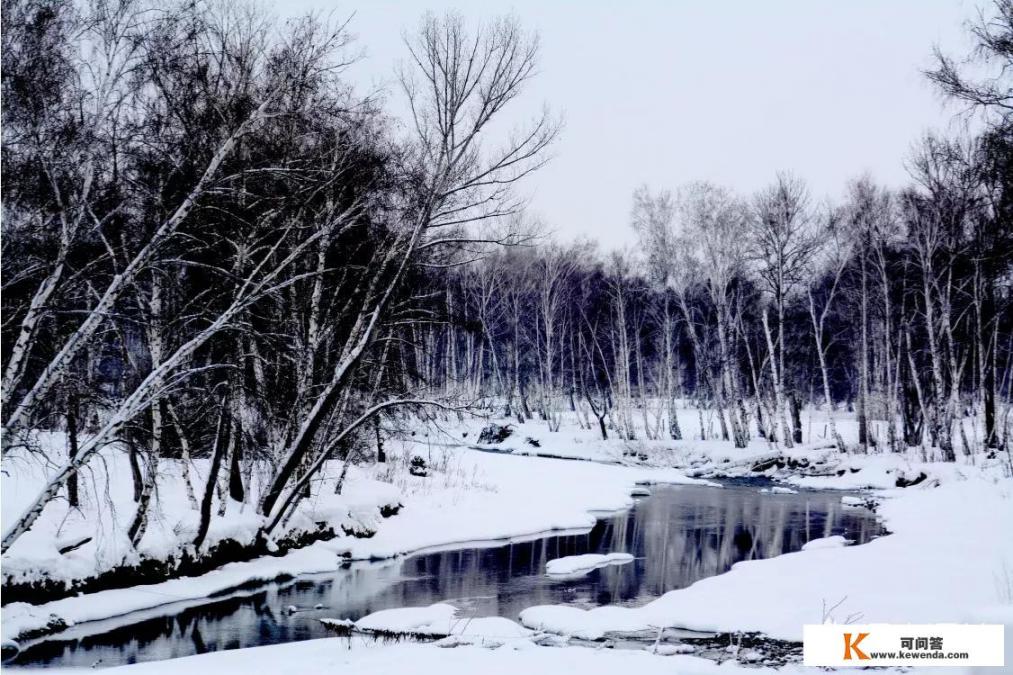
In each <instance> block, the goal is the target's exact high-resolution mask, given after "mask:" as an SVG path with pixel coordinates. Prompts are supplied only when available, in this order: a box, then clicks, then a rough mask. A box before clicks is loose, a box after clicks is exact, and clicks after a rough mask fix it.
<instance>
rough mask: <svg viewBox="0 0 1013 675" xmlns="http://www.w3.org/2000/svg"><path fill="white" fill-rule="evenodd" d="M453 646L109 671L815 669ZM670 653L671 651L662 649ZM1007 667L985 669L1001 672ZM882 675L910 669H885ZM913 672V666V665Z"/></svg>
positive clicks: (313, 652) (512, 645)
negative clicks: (772, 667) (757, 666)
mask: <svg viewBox="0 0 1013 675" xmlns="http://www.w3.org/2000/svg"><path fill="white" fill-rule="evenodd" d="M454 644H455V643H453V642H451V643H448V646H447V647H441V646H437V645H432V644H428V645H420V644H379V643H373V642H369V641H360V640H354V639H353V640H351V641H350V640H347V639H345V638H328V639H322V640H310V641H307V642H296V643H290V644H284V645H274V646H271V647H257V648H254V649H240V650H236V651H226V652H216V653H213V654H204V655H201V656H191V657H187V658H183V659H176V660H173V661H155V662H151V663H141V664H137V665H133V666H126V667H123V668H115V669H111V670H109V671H107V672H110V673H114V674H115V675H176V674H177V673H181V672H192V673H217V674H218V675H231V674H233V673H236V674H239V673H251V672H257V673H271V675H318V674H320V673H356V674H360V673H361V674H365V673H368V674H369V675H409V674H411V675H415V674H418V673H438V674H439V675H475V674H476V673H481V674H482V675H517V674H518V673H523V674H524V675H559V673H580V674H581V675H615V673H620V672H623V673H637V674H638V675H673V673H675V674H678V675H727V674H728V673H740V674H742V675H746V674H748V675H774V674H775V673H780V674H781V675H800V674H802V673H812V672H814V671H813V668H806V667H803V666H794V665H789V666H786V667H784V668H781V669H778V670H772V669H769V668H754V667H747V666H740V665H739V664H738V663H737V662H736V661H734V660H729V661H726V662H724V663H722V664H720V665H719V664H717V663H715V662H714V661H710V660H707V659H701V658H697V657H693V656H687V655H684V654H673V655H664V656H663V655H660V654H651V653H648V652H646V651H631V650H618V649H587V648H584V647H573V648H562V649H561V648H556V647H539V646H535V645H533V644H532V643H531V642H530V641H527V640H518V641H510V642H508V643H506V644H503V645H501V646H499V647H494V648H489V647H482V646H473V645H459V646H453V645H454ZM660 651H664V650H659V652H660ZM999 670H1001V669H997V668H991V669H987V671H986V669H982V673H983V674H985V673H986V672H988V671H990V672H991V673H997V672H998V671H999ZM46 672H47V673H51V674H52V675H58V674H59V675H71V674H79V673H80V672H81V671H80V670H72V669H68V670H60V669H54V670H47V671H46ZM877 672H879V673H884V674H893V673H900V672H905V671H902V670H894V669H885V668H884V669H880V670H877ZM907 672H910V671H907ZM931 672H932V673H933V674H934V675H948V674H956V673H966V672H967V671H966V670H964V669H960V670H957V669H951V668H933V669H932V671H931Z"/></svg>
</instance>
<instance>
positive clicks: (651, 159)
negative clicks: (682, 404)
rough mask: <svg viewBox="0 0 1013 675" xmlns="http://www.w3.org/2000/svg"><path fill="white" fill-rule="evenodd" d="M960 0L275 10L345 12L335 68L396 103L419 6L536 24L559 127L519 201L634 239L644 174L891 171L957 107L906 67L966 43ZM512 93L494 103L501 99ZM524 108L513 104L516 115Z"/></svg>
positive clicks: (968, 4)
mask: <svg viewBox="0 0 1013 675" xmlns="http://www.w3.org/2000/svg"><path fill="white" fill-rule="evenodd" d="M979 6H980V3H979V2H976V1H975V0H762V1H761V0H735V1H733V0H721V1H711V2H704V0H695V1H692V2H691V1H689V0H685V1H680V2H675V1H672V2H663V1H661V0H651V1H648V0H641V1H633V0H626V1H624V2H620V1H619V0H613V1H611V2H605V1H585V2H578V1H577V0H571V1H567V2H563V1H555V2H551V1H549V0H541V1H539V0H486V1H484V2H481V3H478V2H472V3H468V2H463V1H458V2H453V1H448V0H414V1H408V0H401V1H398V0H361V1H358V2H355V1H353V2H348V1H347V0H345V1H342V2H341V3H337V2H335V0H292V1H289V2H284V3H282V2H279V3H278V4H276V5H275V7H276V11H277V12H279V13H280V14H282V15H289V14H295V13H301V12H304V11H309V10H312V11H321V12H324V13H330V12H332V11H333V12H334V13H335V14H336V15H337V16H346V15H348V14H349V13H351V12H354V13H355V16H354V18H353V20H352V24H351V26H352V31H353V32H354V33H356V34H357V36H358V47H359V48H361V49H363V50H364V51H365V58H364V59H363V60H362V61H361V62H360V63H358V64H356V65H355V66H354V67H353V69H352V70H351V72H350V77H352V78H353V80H355V81H356V82H357V83H358V84H359V85H360V87H361V89H362V90H363V91H366V90H371V89H376V88H383V89H387V90H388V91H389V92H390V94H389V97H390V99H391V103H392V104H394V105H392V106H391V109H392V110H397V109H398V106H397V105H396V98H397V91H396V87H395V86H394V68H395V65H396V64H397V63H398V62H400V61H401V60H403V59H404V57H405V51H404V47H403V44H402V42H401V34H402V31H404V30H412V29H413V28H414V27H415V26H416V25H417V23H418V19H419V17H420V16H421V15H422V13H423V12H424V11H426V10H427V9H431V10H433V11H436V12H442V11H443V10H445V9H447V8H454V9H457V10H459V11H460V12H462V13H463V14H464V15H465V16H466V17H469V18H471V17H474V18H475V19H481V18H483V17H489V16H495V15H499V14H504V13H513V14H515V15H517V16H518V17H519V18H520V20H521V23H522V24H523V25H524V26H525V27H526V28H529V29H532V30H537V31H538V32H539V34H540V36H541V41H542V54H541V61H540V74H539V76H538V77H537V79H536V80H535V82H533V83H532V85H531V87H530V88H529V90H528V92H527V94H526V97H525V98H526V103H525V105H527V106H528V108H527V110H518V111H517V112H518V113H520V114H521V115H525V114H529V113H530V112H531V111H534V110H537V109H539V107H540V106H541V105H542V103H546V104H548V106H549V107H550V108H551V109H552V110H553V111H554V112H556V113H560V114H562V116H563V118H564V121H565V128H564V129H563V134H562V137H561V139H560V140H559V142H558V143H557V144H556V146H555V148H554V155H555V157H554V159H553V160H552V162H551V163H550V164H549V166H547V167H545V168H544V169H542V170H541V171H540V172H539V173H537V174H536V175H534V176H531V177H529V178H528V179H527V181H528V182H527V183H526V185H525V192H526V193H528V194H529V195H530V197H531V210H532V211H533V212H534V213H535V214H537V215H538V216H540V217H541V218H542V219H543V220H545V221H546V222H547V223H548V225H549V226H550V227H551V228H552V229H553V230H555V231H556V232H557V233H558V235H559V237H560V238H561V239H570V238H573V237H575V236H578V235H582V234H586V235H588V236H591V237H594V238H597V239H599V240H600V241H601V242H602V243H603V244H604V245H605V246H622V245H624V244H625V243H631V242H632V241H633V233H632V231H631V229H630V227H629V224H628V221H629V208H630V197H631V194H632V192H633V190H634V188H635V187H636V186H638V185H640V184H641V183H647V184H649V185H651V186H652V187H655V188H673V189H674V188H676V187H677V186H678V185H680V184H682V183H685V182H687V181H690V180H697V179H705V180H711V181H714V182H718V183H721V184H724V185H726V186H728V187H730V188H732V189H734V190H736V191H739V192H741V193H750V192H752V191H754V190H756V189H758V188H760V187H762V186H764V185H765V184H767V183H768V182H769V181H770V180H771V179H772V178H773V176H774V174H775V172H777V171H778V170H781V169H787V170H791V171H793V172H795V173H796V174H798V175H800V176H802V177H804V178H805V179H806V180H807V181H808V183H809V185H810V188H811V190H812V193H813V196H814V197H815V198H817V199H819V198H823V197H830V198H834V197H837V196H839V195H841V194H842V193H843V188H844V186H845V184H846V182H847V181H848V180H849V179H850V178H853V177H855V176H857V175H859V174H861V173H862V172H866V171H868V172H869V173H871V174H872V175H873V176H874V177H875V178H876V179H878V180H880V181H881V182H883V183H886V184H888V185H891V186H897V185H901V184H903V183H904V182H905V181H906V178H907V176H906V173H905V170H904V164H903V162H904V158H905V156H906V155H907V154H908V152H909V150H910V148H911V146H912V143H913V142H914V141H915V140H916V139H917V138H918V137H919V136H920V135H921V134H922V133H923V132H924V131H925V130H927V129H929V128H935V129H945V128H947V127H952V126H953V125H954V124H955V122H954V113H955V112H956V109H954V108H952V107H950V108H944V106H943V102H942V101H941V99H940V98H939V96H938V95H937V93H936V92H935V90H934V89H933V88H932V87H931V86H930V84H929V83H928V82H927V81H926V80H925V79H924V77H923V76H922V75H921V71H922V70H923V69H924V68H926V67H927V66H929V65H930V64H931V49H932V46H933V45H934V44H939V45H940V46H942V48H943V49H944V51H947V52H949V53H953V54H957V55H963V54H965V53H966V49H967V40H966V36H965V33H964V29H963V22H964V21H965V20H967V19H969V18H972V17H973V16H975V14H976V12H977V8H978V7H979ZM508 111H509V109H508ZM522 120H523V117H521V118H519V119H518V120H517V121H518V122H521V121H522Z"/></svg>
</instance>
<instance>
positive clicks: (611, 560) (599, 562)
mask: <svg viewBox="0 0 1013 675" xmlns="http://www.w3.org/2000/svg"><path fill="white" fill-rule="evenodd" d="M631 562H633V556H632V555H630V554H629V553H608V554H604V555H603V554H600V553H585V554H584V555H571V556H567V557H565V558H556V559H555V560H550V561H549V562H547V563H545V573H546V574H548V575H550V576H559V575H562V576H573V575H577V574H581V575H583V574H587V573H588V572H590V571H591V570H594V569H596V568H598V567H605V566H606V565H625V564H627V563H631Z"/></svg>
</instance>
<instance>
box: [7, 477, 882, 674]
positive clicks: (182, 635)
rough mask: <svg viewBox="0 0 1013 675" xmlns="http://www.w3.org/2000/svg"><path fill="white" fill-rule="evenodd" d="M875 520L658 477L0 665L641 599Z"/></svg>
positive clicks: (825, 502) (868, 527)
mask: <svg viewBox="0 0 1013 675" xmlns="http://www.w3.org/2000/svg"><path fill="white" fill-rule="evenodd" d="M881 532H882V529H881V527H880V526H879V525H878V523H877V522H876V520H875V517H874V515H873V514H872V513H871V512H869V511H866V510H864V509H854V508H842V506H841V502H840V494H838V493H820V492H802V493H800V494H794V495H793V494H786V495H782V494H769V493H766V494H764V493H761V492H760V491H759V486H758V485H757V484H742V483H740V484H734V483H732V484H728V485H727V486H726V487H725V488H724V489H720V490H719V489H713V488H705V487H695V486H684V487H657V488H654V489H653V495H652V496H650V497H647V498H644V499H641V500H638V503H637V504H636V506H635V507H634V508H633V509H631V510H630V511H629V512H626V513H622V514H618V515H615V516H612V517H608V518H603V519H601V520H599V521H598V523H597V524H596V525H595V527H594V528H593V529H592V530H591V531H590V532H587V533H585V534H577V535H564V536H552V537H545V538H542V539H537V540H533V541H527V542H522V543H513V544H508V545H503V546H496V547H490V548H471V549H463V550H456V551H446V552H440V553H429V554H423V555H417V556H413V557H410V558H406V559H400V560H392V561H384V562H380V563H369V564H357V565H354V566H352V567H351V568H349V569H342V570H338V571H335V572H333V573H328V574H325V575H315V576H313V577H308V578H300V579H298V580H295V581H292V582H288V583H284V584H271V585H268V586H266V587H264V588H262V589H258V590H256V591H246V592H242V593H238V594H235V595H233V596H229V597H227V598H223V599H221V600H216V601H213V602H209V603H207V604H203V605H199V606H189V607H187V606H183V605H180V606H178V607H162V608H158V609H156V610H151V611H150V612H146V613H135V614H132V615H130V616H128V617H121V618H118V619H112V620H109V621H104V622H93V623H89V624H84V625H82V626H79V627H76V628H73V629H71V630H69V631H65V632H64V633H62V634H61V635H60V636H58V638H59V639H55V640H50V641H47V642H42V643H38V644H35V645H32V646H29V647H28V648H26V649H25V651H23V652H22V653H21V654H20V655H18V657H17V658H16V659H15V660H14V661H13V664H8V665H29V666H56V665H59V666H92V665H96V664H97V665H98V666H100V667H101V666H113V665H120V664H125V663H135V662H139V661H150V660H158V659H169V658H176V657H180V656H188V655H191V654H198V653H204V652H208V651H217V650H221V649H237V648H240V647H253V646H257V645H265V644H275V643H279V642H292V641H297V640H307V639H311V638H317V637H326V636H327V635H329V633H328V631H327V630H326V629H325V628H324V627H323V626H322V625H321V624H320V623H319V622H318V621H317V620H316V619H318V618H321V617H347V618H352V619H355V618H359V617H361V616H364V615H366V614H368V613H370V612H374V611H377V610H380V609H386V608H389V607H403V606H417V605H427V604H431V603H434V602H450V603H451V604H454V605H456V606H458V607H459V608H461V610H462V612H464V613H466V614H474V615H476V616H488V615H500V616H506V617H509V618H516V617H517V615H518V614H519V613H520V611H521V610H523V609H525V608H526V607H530V606H532V605H538V604H546V603H568V604H574V605H579V606H585V607H588V606H594V605H601V604H611V603H618V604H627V605H638V604H643V603H645V602H648V601H649V600H651V599H653V598H656V597H658V596H659V595H661V594H662V593H665V592H666V591H669V590H672V589H675V588H682V587H684V586H688V585H689V584H691V583H693V582H694V581H697V580H698V579H702V578H704V577H709V576H713V575H715V574H720V573H721V572H724V571H726V570H728V569H729V568H730V567H731V566H732V565H733V564H734V563H736V562H739V561H741V560H750V559H754V558H768V557H771V556H775V555H779V554H781V553H786V552H789V551H796V550H798V549H800V548H801V547H802V545H803V544H804V543H806V542H807V541H809V540H810V539H816V538H819V537H826V536H830V535H833V534H842V535H844V536H846V537H847V538H849V539H854V540H855V541H856V542H858V543H862V542H865V541H867V540H868V539H870V538H872V537H874V536H876V535H878V534H880V533H881ZM616 551H626V552H629V553H632V554H634V555H635V556H636V560H635V561H634V562H633V563H630V564H627V565H618V566H610V567H604V568H600V569H598V570H595V571H593V572H591V573H590V574H588V575H587V576H585V577H582V578H579V579H567V580H558V579H550V578H548V577H546V576H545V563H546V562H547V561H548V560H551V559H553V558H559V557H563V556H568V555H579V554H581V553H609V552H616ZM292 606H294V607H296V608H297V611H294V612H292V611H290V609H289V608H290V607H292Z"/></svg>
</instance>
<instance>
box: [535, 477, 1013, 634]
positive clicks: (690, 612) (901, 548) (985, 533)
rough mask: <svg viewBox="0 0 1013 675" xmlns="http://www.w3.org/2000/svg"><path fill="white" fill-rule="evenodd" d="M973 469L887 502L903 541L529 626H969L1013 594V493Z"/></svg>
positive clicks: (796, 557)
mask: <svg viewBox="0 0 1013 675" xmlns="http://www.w3.org/2000/svg"><path fill="white" fill-rule="evenodd" d="M964 471H965V473H966V474H967V476H966V478H965V480H963V481H955V482H951V483H947V484H944V485H942V486H940V487H935V488H931V487H928V488H923V489H918V488H917V487H916V488H907V489H905V490H893V491H891V492H890V493H889V494H886V495H884V496H886V497H888V498H887V499H885V500H884V502H883V504H882V506H881V509H880V512H881V514H882V515H883V516H884V518H885V520H886V525H887V527H888V528H889V529H890V530H891V531H892V532H893V534H891V535H889V536H885V537H880V538H878V539H875V540H873V541H871V542H869V543H867V544H864V545H862V546H853V547H851V546H849V547H843V548H842V547H838V546H834V547H830V548H827V547H818V548H812V549H809V550H805V551H800V552H798V553H789V554H786V555H782V556H778V557H776V558H770V559H766V560H752V561H747V562H741V563H738V564H737V565H735V566H734V567H733V568H732V570H730V571H729V572H727V573H726V574H722V575H718V576H715V577H710V578H707V579H703V580H701V581H698V582H697V583H695V584H693V585H692V586H690V587H689V588H684V589H679V590H675V591H671V592H669V593H666V594H665V595H663V596H662V597H661V598H658V599H657V600H655V601H653V602H651V603H649V604H647V605H645V606H643V607H638V608H627V607H597V608H594V609H591V610H583V609H579V608H576V607H571V606H542V607H533V608H529V609H527V610H525V611H524V612H522V613H521V623H522V624H524V625H525V626H528V627H529V628H533V629H538V630H549V631H554V632H559V633H562V634H565V635H574V636H580V637H585V638H591V639H594V638H598V637H601V636H602V635H604V634H605V633H606V632H608V631H632V630H646V629H651V628H657V627H660V626H666V627H681V628H687V629H695V630H705V631H721V632H724V631H729V632H730V631H758V632H762V633H765V634H766V635H768V636H771V637H774V638H779V639H784V640H794V641H800V640H801V638H802V626H803V625H804V624H806V623H820V622H822V621H823V620H824V619H834V620H837V621H845V620H847V619H849V618H850V619H851V620H852V621H854V620H855V618H856V617H858V616H860V617H861V621H862V622H863V623H944V622H956V623H959V622H962V621H968V620H970V619H971V617H974V616H976V615H977V614H978V613H979V612H980V611H981V608H983V607H988V606H993V605H996V604H1009V602H1010V599H1011V597H1013V596H1011V595H1010V591H1009V589H1004V588H1003V587H1002V585H1001V584H998V583H997V579H1000V578H1002V577H1001V575H1002V573H1003V570H1004V569H1005V570H1009V569H1010V564H1011V563H1010V561H1013V537H1010V536H1009V533H1010V532H1013V497H1011V494H1010V493H1011V487H1013V485H1011V483H1010V481H1009V480H1008V479H995V478H992V477H989V476H987V475H983V474H982V473H979V472H973V471H972V470H971V469H970V468H969V467H965V468H964ZM1006 578H1009V577H1008V576H1007V577H1006ZM838 603H839V604H838ZM835 605H836V608H835V609H834V611H833V614H832V616H824V613H825V612H826V611H827V610H826V608H828V607H834V606H835Z"/></svg>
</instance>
